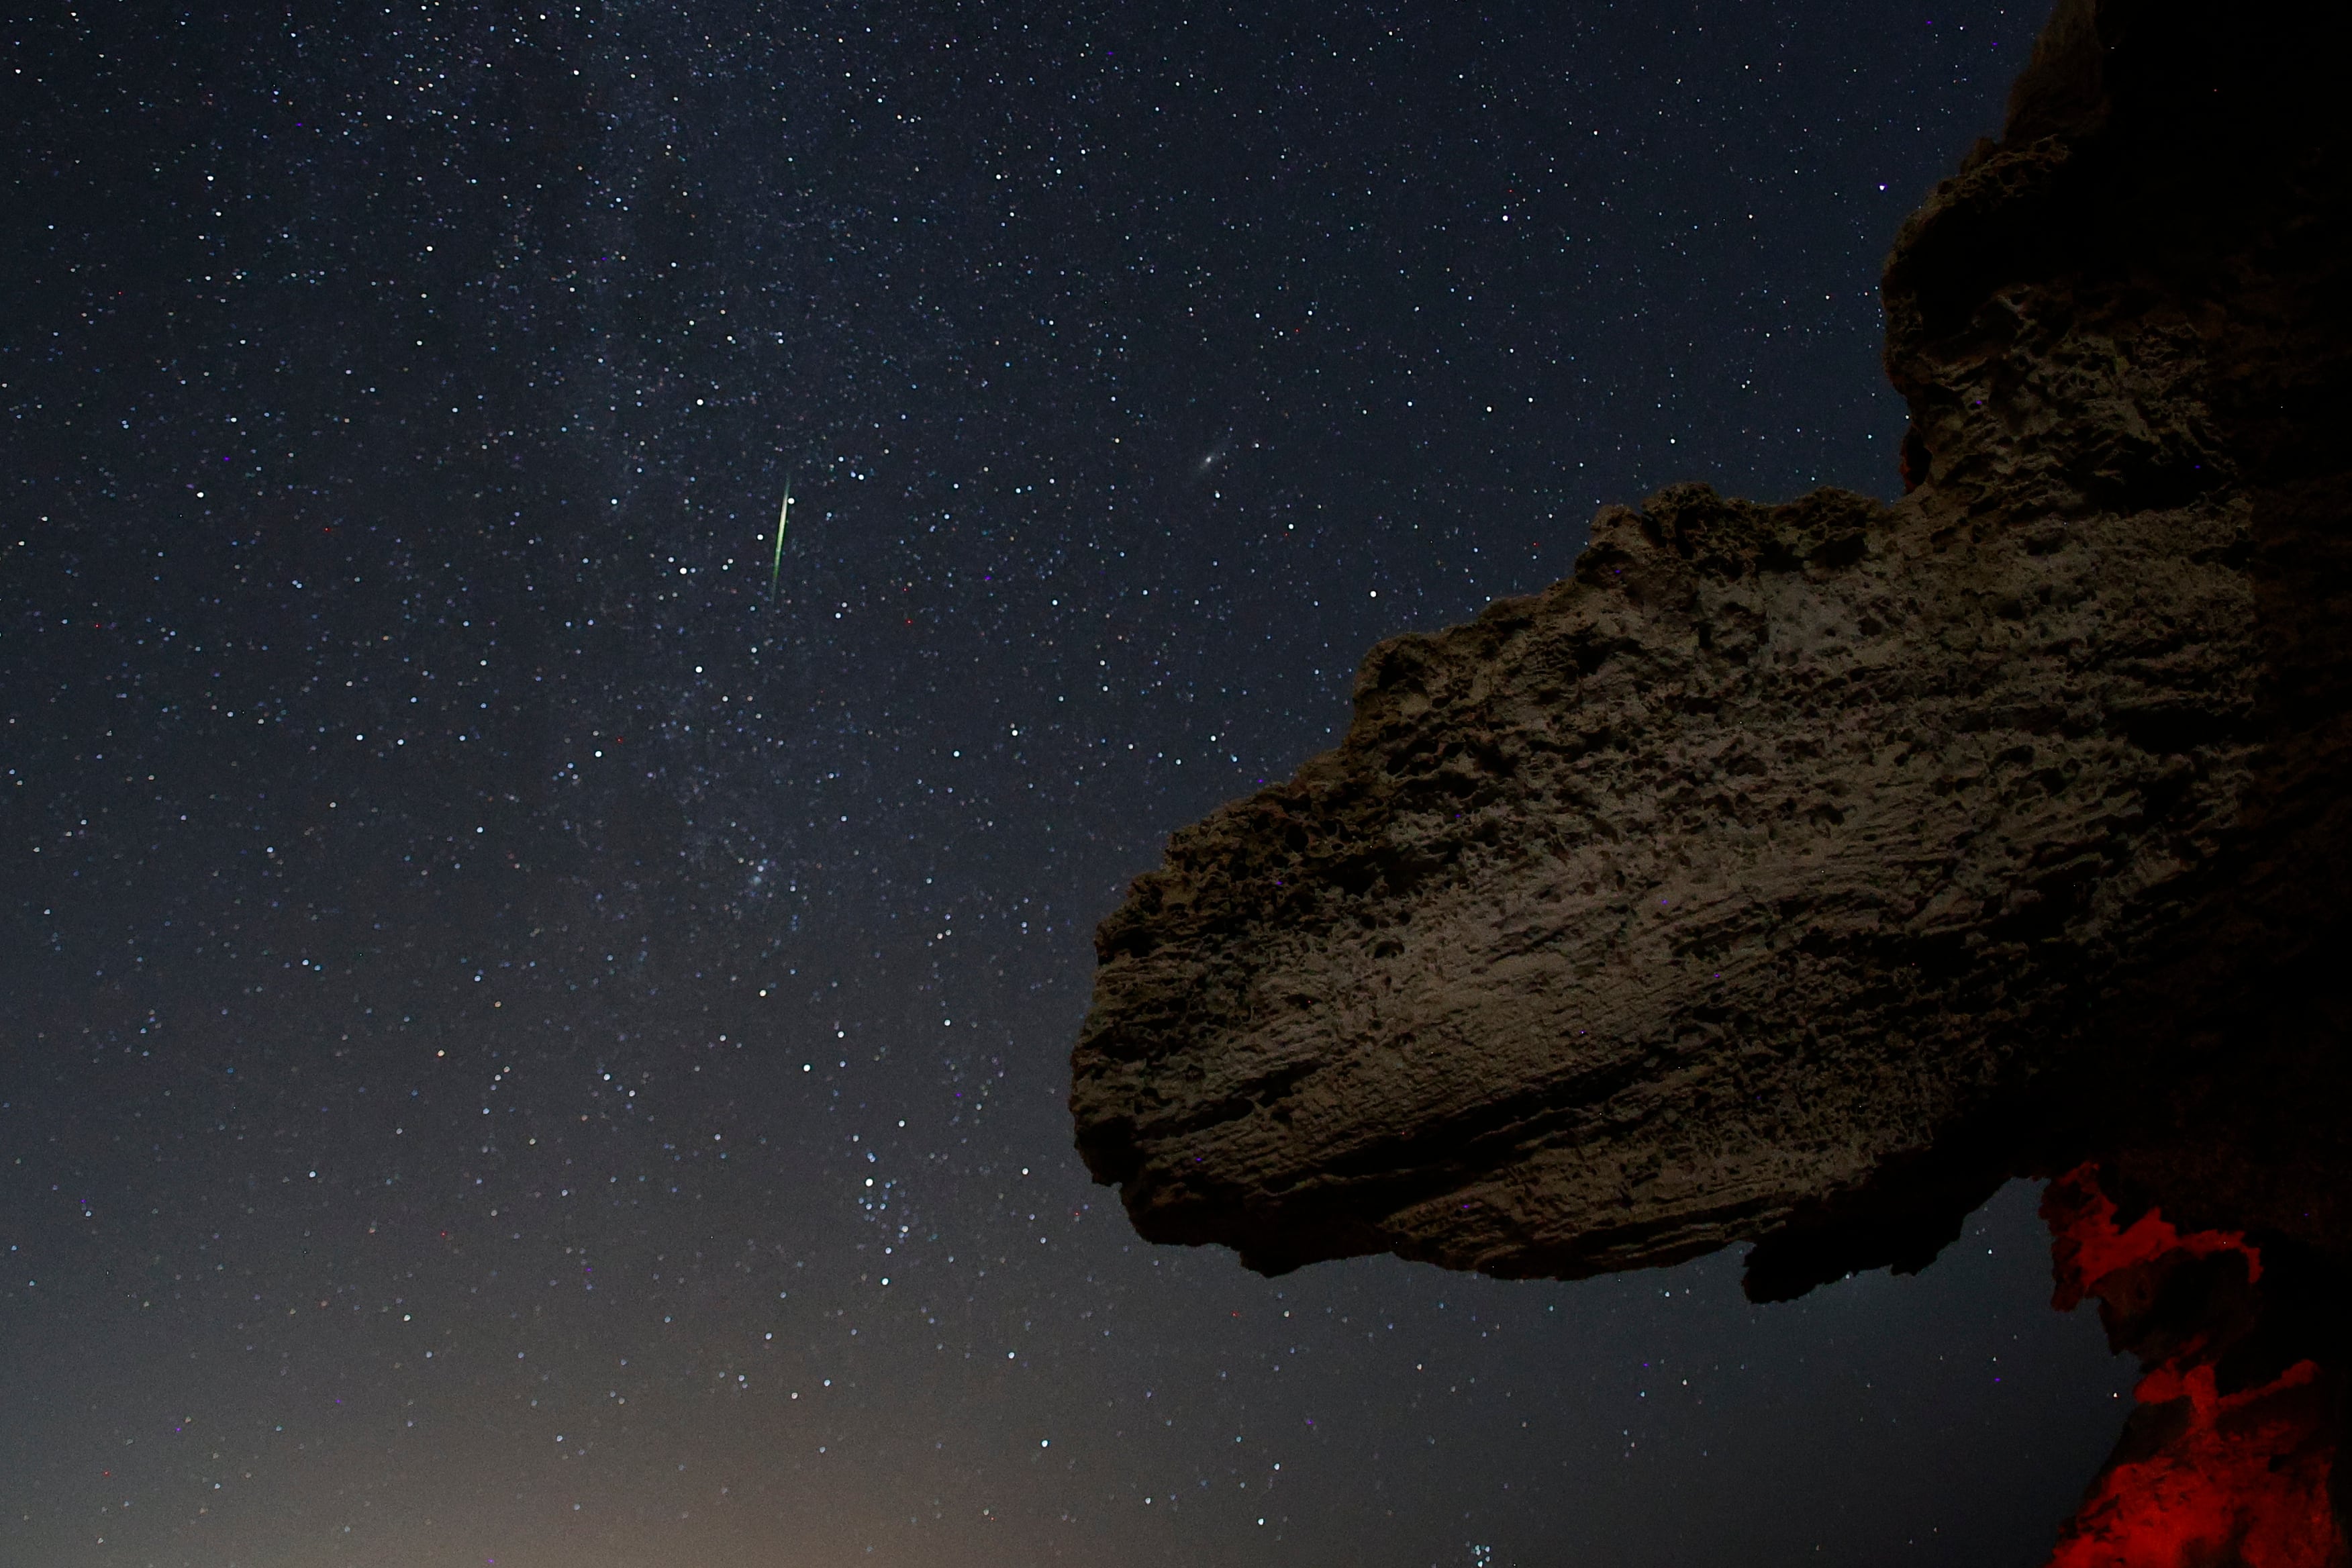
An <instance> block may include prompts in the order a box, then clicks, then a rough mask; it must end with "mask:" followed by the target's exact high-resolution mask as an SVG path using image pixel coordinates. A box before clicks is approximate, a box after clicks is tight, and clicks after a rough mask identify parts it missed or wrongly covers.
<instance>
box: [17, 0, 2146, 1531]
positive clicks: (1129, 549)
mask: <svg viewBox="0 0 2352 1568" xmlns="http://www.w3.org/2000/svg"><path fill="white" fill-rule="evenodd" d="M2041 20H2042V12H2041V9H2040V7H2039V6H2038V5H2025V6H2021V7H2012V8H2011V9H2008V10H2003V9H2000V8H1999V7H1996V6H1994V5H1990V4H1987V3H1985V0H1965V3H1963V4H1958V5H1951V6H1943V5H1923V4H1917V3H1914V0H1890V3H1885V4H1879V3H1866V0H1836V3H1822V4H1808V5H1797V4H1780V5H1764V4H1725V5H1686V4H1685V5H1667V4H1660V5H1651V4H1646V3H1643V4H1635V3H1633V0H1619V3H1617V4H1615V5H1604V4H1601V3H1599V0H1587V3H1581V4H1575V5H1534V4H1530V5H1501V6H1490V7H1486V8H1471V7H1464V6H1454V5H1341V6H1328V5H1325V6H1297V5H1277V6H1276V7H1275V8H1274V9H1273V10H1272V11H1271V12H1269V11H1268V10H1267V9H1266V8H1265V7H1262V6H1257V5H1238V6H1232V7H1217V6H1205V5H1167V6H1158V7H1148V6H1137V5H1092V6H1069V7H1066V8H1058V9H1057V8H1055V7H1054V6H1053V5H1048V4H1045V3H1043V0H1040V3H1037V4H1031V5H1019V4H1006V5H961V6H959V5H916V4H908V5H898V6H883V5H866V6H859V5H829V6H828V5H805V6H782V5H777V6H767V7H755V6H749V5H731V4H727V3H725V0H709V3H708V4H703V5H679V4H674V3H667V0H627V3H621V0H614V3H611V4H606V5H592V6H575V5H562V6H550V7H549V8H548V9H547V10H546V11H544V12H543V13H542V12H541V11H539V10H537V9H536V8H525V9H523V10H520V11H515V12H508V11H504V10H501V9H497V8H487V9H475V8H471V7H468V6H466V5H416V4H415V3H414V0H401V3H399V4H395V5H389V6H378V5H365V6H361V5H352V6H323V5H318V6H303V7H299V8H297V9H296V10H294V11H284V10H278V9H271V8H261V9H247V8H239V9H236V10H226V9H222V10H214V11H210V12H203V13H197V12H184V11H179V10H174V9H167V8H158V7H138V6H116V7H93V6H87V5H85V6H84V7H83V8H81V9H79V10H75V9H71V8H68V7H67V6H65V5H59V4H56V3H55V0H45V3H41V4H37V5H28V6H27V7H26V10H25V11H24V12H18V13H16V16H15V17H14V19H12V20H10V21H8V22H6V23H5V24H0V37H5V59H0V84H5V85H0V103H4V104H5V109H0V132H5V137H6V161H5V180H0V193H4V194H0V202H5V205H0V406H5V424H0V441H5V461H4V462H0V507H5V511H0V770H4V771H5V776H0V911H5V927H0V1275H5V1277H0V1563H5V1564H7V1565H8V1568H17V1565H24V1568H84V1565H90V1568H96V1565H100V1564H105V1565H118V1564H120V1565H124V1568H130V1565H136V1564H151V1563H152V1564H158V1565H163V1564H200V1565H221V1568H228V1565H236V1568H292V1565H297V1564H302V1565H308V1564H320V1563H336V1564H341V1563H354V1564H383V1565H385V1568H418V1565H431V1568H438V1565H445V1564H446V1565H449V1568H460V1565H469V1564H484V1565H488V1564H499V1565H513V1568H540V1565H547V1568H559V1565H560V1568H625V1565H626V1568H635V1565H646V1568H654V1565H662V1568H671V1565H688V1568H693V1565H700V1564H711V1565H734V1564H743V1565H760V1568H803V1565H816V1564H835V1563H875V1564H879V1565H887V1568H908V1565H930V1564H939V1565H950V1564H952V1565H957V1568H998V1565H1017V1564H1026V1563H1121V1564H1154V1565H1156V1564H1169V1565H1191V1564H1242V1565H1247V1564H1275V1563H1284V1564H1334V1565H1339V1564H1366V1565H1374V1568H1390V1565H1394V1568H1421V1565H1422V1564H1433V1565H1440V1568H1504V1565H1535V1564H1567V1563H1577V1564H1614V1565H1626V1568H1644V1565H1653V1564H1655V1565H1664V1564H1681V1563H1733V1562H1737V1563H1741V1564H1743V1565H1747V1568H1759V1565H1761V1568H1771V1565H1777V1564H1784V1563H1789V1564H1793V1563H1808V1564H1823V1563H1826V1564H1878V1563H1892V1562H1905V1563H1909V1562H1916V1563H1950V1564H1956V1565H1957V1564H1963V1563H1965V1564H1969V1565H1970V1568H1999V1565H2001V1564H2016V1565H2018V1568H2032V1564H2033V1563H2037V1562H2038V1561H2039V1557H2040V1553H2041V1552H2042V1551H2043V1549H2044V1548H2046V1546H2047V1545H2048V1543H2049V1542H2050V1540H2051V1536H2052V1532H2053V1530H2054V1529H2055V1526H2056V1524H2057V1522H2058V1521H2059V1520H2060V1519H2061V1518H2062V1517H2063V1515H2064V1514H2065V1513H2066V1512H2067V1511H2068V1510H2069V1509H2070V1508H2071V1506H2072V1505H2073V1503H2074V1500H2075V1499H2076V1498H2077V1497H2078V1495H2079V1493H2080V1490H2081V1489H2082V1487H2083V1486H2084V1483H2085V1481H2086V1480H2087V1479H2089V1477H2090V1475H2091V1473H2092V1471H2093V1469H2094V1468H2095V1466H2096V1465H2097V1463H2098V1462H2099V1460H2100V1458H2102V1457H2103V1456H2104V1454H2105V1450H2106V1448H2107V1447H2108V1445H2109V1443H2110V1442H2111V1441H2112V1439H2113V1437H2114V1436H2115V1434H2116V1430H2117V1429H2118V1427H2119V1426H2120V1424H2121V1420H2122V1416H2123V1413H2124V1405H2123V1402H2121V1401H2120V1400H2119V1399H2118V1398H2117V1395H2118V1394H2120V1393H2121V1392H2122V1391H2124V1390H2125V1389H2126V1388H2127V1386H2128V1378H2129V1374H2130V1371H2131V1369H2130V1367H2129V1366H2128V1365H2126V1364H2121V1363H2116V1362H2114V1361H2112V1360H2111V1359H2110V1358H2109V1357H2108V1356H2107V1354H2106V1352H2105V1346H2104V1342H2102V1340H2101V1338H2100V1335H2099V1332H2098V1329H2097V1326H2096V1324H2095V1321H2091V1320H2090V1319H2089V1317H2088V1316H2087V1315H2076V1316H2074V1317H2071V1318H2069V1317H2061V1316H2059V1315H2058V1314H2056V1313H2053V1311H2051V1310H2050V1309H2049V1306H2048V1298H2049V1290H2050V1282H2049V1272H2048V1260H2047V1253H2046V1244H2045V1242H2044V1239H2043V1237H2042V1232H2041V1229H2040V1226H2039V1222H2038V1221H2037V1220H2036V1219H2035V1218H2034V1215H2033V1205H2034V1196H2035V1194H2034V1193H2033V1192H2032V1189H2031V1188H2029V1187H2026V1186H2024V1185H2022V1184H2021V1185H2018V1186H2015V1187H2012V1188H2011V1190H2010V1191H2008V1192H2007V1193H2005V1194H2002V1195H2001V1197H2000V1198H1999V1199H1998V1200H1996V1202H1995V1203H1994V1204H1993V1205H1992V1206H1991V1207H1990V1209H1988V1210H1987V1211H1986V1212H1985V1213H1984V1214H1982V1215H1979V1216H1978V1217H1977V1219H1976V1220H1974V1221H1972V1222H1971V1224H1970V1226H1969V1233H1968V1235H1967V1236H1966V1237H1964V1238H1963V1240H1962V1241H1961V1242H1960V1243H1959V1244H1957V1245H1956V1246H1955V1247H1954V1248H1953V1249H1952V1250H1951V1251H1950V1252H1949V1253H1948V1255H1947V1256H1946V1258H1944V1259H1943V1260H1942V1261H1941V1262H1939V1263H1938V1264H1937V1265H1936V1266H1935V1267H1934V1268H1932V1269H1930V1270H1929V1271H1927V1273H1926V1274H1924V1275H1922V1276H1920V1277H1918V1278H1916V1279H1890V1278H1889V1277H1887V1276H1885V1275H1883V1274H1880V1275H1871V1276H1865V1277H1863V1278H1859V1279H1853V1280H1852V1281H1849V1282H1846V1283H1844V1284H1842V1285H1839V1286H1837V1287H1834V1288H1832V1289H1826V1290H1822V1291H1820V1292H1817V1293H1815V1294H1814V1295H1813V1296H1811V1297H1810V1298H1807V1299H1806V1300H1802V1301H1800V1302H1797V1303H1794V1304H1790V1305H1784V1306H1777V1307H1771V1308H1763V1309H1759V1308H1754V1307H1750V1306H1749V1305H1748V1304H1747V1303H1746V1302H1745V1301H1744V1300H1742V1299H1741V1298H1740V1296H1739V1293H1738V1258H1737V1257H1736V1256H1732V1255H1725V1256H1722V1257H1718V1258H1711V1259H1706V1260H1703V1261H1701V1262H1699V1263H1696V1264H1693V1265H1690V1266H1688V1267H1685V1268H1679V1269H1675V1270H1672V1271H1667V1272H1658V1273H1647V1274H1638V1275H1633V1276H1626V1277H1622V1278H1616V1279H1603V1280H1597V1281H1591V1282H1587V1283H1583V1284H1578V1285H1559V1284H1546V1283H1510V1284H1506V1283H1499V1282H1496V1281H1491V1280H1484V1279H1474V1278H1469V1277H1465V1276H1460V1275H1450V1274H1444V1273H1441V1272H1438V1271H1437V1270H1434V1269H1432V1268H1425V1267H1420V1266H1412V1265H1406V1264H1403V1263H1400V1262H1397V1261H1395V1260H1393V1259H1367V1260H1359V1261H1355V1262H1349V1263H1342V1264H1327V1265H1320V1266H1318V1267H1315V1268H1309V1269H1307V1270H1305V1271H1303V1272H1300V1273H1298V1274H1295V1275H1292V1276H1289V1277H1287V1278H1285V1279H1275V1280H1267V1279H1259V1278H1257V1277H1256V1276H1254V1275H1251V1274H1248V1273H1246V1272H1244V1270H1242V1269H1241V1268H1239V1267H1238V1266H1236V1265H1235V1263H1234V1260H1233V1258H1231V1256H1230V1255H1229V1254H1226V1253H1223V1252H1221V1251H1214V1252H1189V1251H1180V1250H1171V1249H1165V1248H1157V1247H1150V1246H1147V1245H1145V1244H1143V1243H1141V1242H1139V1241H1138V1240H1137V1239H1136V1238H1135V1237H1134V1236H1133V1235H1132V1233H1131V1232H1130V1231H1129V1228H1128V1226H1127V1225H1126V1222H1125V1220H1124V1218H1123V1217H1122V1215H1120V1212H1119V1209H1118V1203H1117V1200H1116V1197H1115V1195H1114V1194H1110V1193H1109V1192H1108V1191H1106V1190H1103V1189H1098V1188H1095V1187H1092V1186H1090V1185H1089V1184H1088V1183H1087V1178H1086V1174H1085V1172H1084V1170H1083V1169H1082V1168H1081V1166H1080V1164H1079V1163H1078V1161H1077V1159H1076V1156H1075V1154H1074V1153H1073V1152H1072V1150H1071V1147H1070V1131H1069V1125H1068V1121H1067V1115H1066V1110H1065V1106H1064V1096H1065V1094H1066V1089H1067V1079H1066V1064H1067V1051H1068V1048H1069V1045H1070V1043H1071V1040H1072V1038H1073V1037H1074V1035H1075V1033H1076V1026H1077V1024H1078V1020H1079V1018H1080V1017H1081V1016H1082V1015H1083V1013H1084V1010H1085V1007H1086V1004H1087V994H1088V989H1089V985H1090V982H1091V972H1092V968H1093V954H1092V950H1091V946H1090V936H1091V932H1092V931H1093V928H1094V925H1095V923H1096V921H1098V920H1099V919H1100V918H1101V917H1102V916H1103V915H1104V914H1105V913H1107V912H1108V910H1110V909H1111V908H1112V907H1113V906H1114V905H1115V904H1116V902H1117V901H1118V898H1119V896H1120V892H1121V889H1123V887H1124V885H1125V883H1126V880H1127V879H1129V877H1131V876H1133V875H1134V874H1136V873H1137V872H1139V871H1140V870H1142V869H1145V868H1148V867H1149V866H1150V865H1151V864H1152V863H1153V862H1154V860H1155V859H1156V858H1157V856H1158V854H1159V851H1160V844H1161V842H1162V840H1163V839H1164V837H1166V835H1167V834H1168V833H1169V832H1170V831H1171V829H1173V828H1175V827H1177V826H1181V825H1182V824H1184V823H1186V822H1188V821H1191V820H1192V819H1193V818H1196V817H1198V816H1201V815H1202V814H1203V813H1205V812H1207V811H1208V810H1210V809H1212V808H1213V807H1214V806H1215V805H1217V804H1218V803H1220V802H1222V801H1223V800H1226V799H1229V798H1231V797H1234V796H1235V795H1241V794H1243V793H1245V792H1246V791H1248V790H1250V789H1252V788H1254V787H1255V786H1256V785H1257V784H1260V783H1261V782H1264V781H1266V780H1270V779H1275V778H1279V777H1281V776H1284V775H1286V773H1288V772H1289V771H1290V770H1292V769H1293V768H1294V767H1296V766H1297V764H1298V763H1300V762H1301V761H1302V760H1303V759H1304V758H1306V757H1307V756H1308V755H1309V754H1311V753H1312V752H1316V751H1318V750H1320V749H1322V748H1324V747H1326V746H1328V745H1329V744H1330V743H1332V742H1333V740H1334V739H1335V737H1336V735H1337V734H1338V732H1339V728H1340V726H1342V725H1343V724H1344V722H1345V720H1346V715H1347V690H1348V686H1349V679H1350V677H1351V675H1352V672H1353V670H1354V668H1355V665H1356V663H1357V661H1358V659H1359V658H1360V657H1361V655H1362V654H1363V652H1364V650H1365V649H1366V648H1368V647H1370V645H1371V643H1372V642H1373V641H1374V640H1376V639H1377V638H1379V637H1384V636H1387V635H1389V634H1391V633H1394V632H1397V631H1400V630H1403V629H1405V628H1409V627H1422V628H1429V627H1435V626H1441V625H1444V624H1446V623H1449V622H1454V621H1458V620H1461V619H1463V618H1465V617H1466V616H1470V615H1472V614H1473V613H1475V611H1476V610H1477V609H1478V608H1479V607H1480V606H1482V605H1485V604H1486V603H1487V602H1488V601H1489V600H1491V599H1492V598H1494V597H1496V596H1498V595H1505V594H1513V593H1522V592H1526V591H1528V590H1532V589H1534V588H1537V587H1538V586H1540V585H1542V584H1546V583H1548V582H1549V581H1552V580H1553V579H1555V578H1557V577H1559V576H1560V575H1562V574H1565V573H1566V571H1567V570H1568V567H1569V564H1570V562H1571V560H1572V559H1573V557H1574V555H1575V553H1576V552H1577V550H1578V548H1579V546H1580V544H1581V542H1583V539H1584V532H1585V526H1586V523H1587V521H1588V520H1589V519H1590V517H1591V514H1592V512H1593V510H1594V509H1595V508H1596V507H1597V506H1598V505H1600V504H1601V503H1603V502H1612V501H1626V500H1638V499H1639V498H1640V497H1641V496H1643V494H1644V493H1646V492H1647V491H1649V490H1650V489H1654V488H1655V487H1657V486H1659V485H1661V484H1663V483H1665V482H1668V481H1671V480H1674V479H1692V478H1696V479H1708V480H1710V481H1712V482H1714V483H1716V484H1717V486H1719V487H1721V488H1723V489H1727V490H1729V491H1733V492H1736V493H1739V494H1743V495H1747V496H1751V497H1755V498H1759V499H1766V500H1771V499H1780V498H1786V497H1789V496H1791V495H1794V494H1797V493H1800V492H1801V491H1803V490H1805V489H1810V488H1811V487H1812V486H1814V485H1816V484H1822V483H1836V484H1843V485H1848V486H1852V487H1855V488H1858V489H1868V490H1872V491H1875V492H1877V493H1881V494H1884V493H1887V492H1888V491H1889V490H1891V489H1894V488H1895V447H1896V443H1897V440H1898V437H1899V436H1900V433H1901V429H1902V420H1903V410H1902V406H1901V404H1900V402H1899V400H1898V399H1897V398H1896V397H1895V395H1893V394H1892V393H1891V392H1890V391H1889V390H1888V389H1887V388H1886V387H1885V384H1884V380H1883V377H1882V376H1881V374H1879V371H1878V367H1877V352H1878V343H1879V335H1880V321H1879V309H1878V303H1877V291H1876V285H1877V272H1878V265H1879V261H1880V258H1882V257H1883V255H1884V254H1885V249H1886V247H1887V245H1888V242H1889V241H1890V239H1891V238H1892V237H1893V235H1894V232H1895V226H1896V225H1897V223H1898V222H1899V221H1900V219H1901V218H1902V216H1903V215H1904V213H1905V212H1906V210H1907V209H1909V208H1910V207H1911V206H1912V205H1914V203H1915V202H1916V200H1917V198H1918V197H1919V195H1921V194H1922V193H1923V192H1924V191H1925V189H1926V188H1927V186H1928V185H1929V184H1931V183H1933V181H1934V180H1935V179H1936V178H1937V177H1938V176H1939V175H1940V174H1944V173H1947V172H1948V171H1949V170H1950V169H1951V168H1952V167H1953V166H1954V165H1955V163H1957V160H1958V156H1959V154H1960V153H1961V152H1962V151H1963V150H1964V149H1965V148H1966V147H1967V145H1968V144H1969V142H1970V141H1971V140H1972V139H1973V138H1975V137H1976V136H1978V135H1979V134H1984V133H1988V132H1991V131H1993V130H1994V129H1995V128H1996V127H1997V124H1998V120H1999V109H2000V100H2001V96H2002V93H2003V92H2004V90H2005V89H2006V85H2007V82H2008V79H2009V78H2010V77H2011V74H2012V73H2013V71H2014V69H2015V68H2016V67H2017V66H2018V65H2019V64H2020V63H2021V61H2022V59H2023V57H2024V53H2025V50H2026V48H2027V47H2029V45H2030V43H2031V39H2032V31H2033V29H2034V27H2035V26H2038V24H2039V23H2040V21H2041ZM788 480H789V481H790V483H791V485H792V487H793V495H794V497H795V498H796V499H795V500H794V504H793V509H792V514H791V517H792V521H791V528H790V531H789V532H788V534H787V537H786V539H785V542H784V547H783V551H782V560H781V565H780V566H779V565H777V564H776V563H775V561H774V557H773V553H772V551H773V544H774V539H775V526H776V517H777V511H778V506H779V501H780V498H781V496H782V491H783V489H784V486H785V484H786V482H787V481H788ZM771 583H773V586H771Z"/></svg>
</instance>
